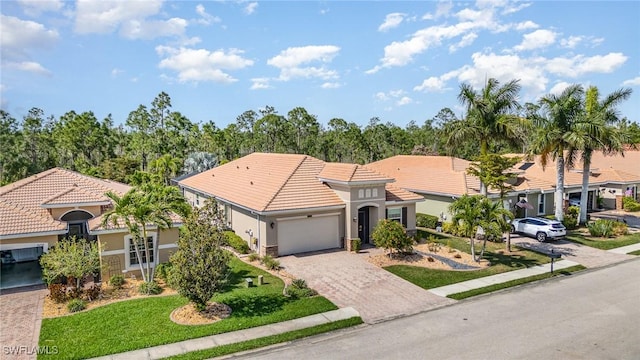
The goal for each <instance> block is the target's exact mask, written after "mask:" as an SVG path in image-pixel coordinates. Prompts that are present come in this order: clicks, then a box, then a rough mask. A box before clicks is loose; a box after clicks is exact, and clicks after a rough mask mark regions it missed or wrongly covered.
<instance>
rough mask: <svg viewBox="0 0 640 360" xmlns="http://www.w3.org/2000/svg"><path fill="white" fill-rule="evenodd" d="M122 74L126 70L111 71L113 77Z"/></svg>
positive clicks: (115, 69) (116, 69)
mask: <svg viewBox="0 0 640 360" xmlns="http://www.w3.org/2000/svg"><path fill="white" fill-rule="evenodd" d="M122 73H124V70H122V69H118V68H114V69H113V70H111V77H118V76H119V75H120V74H122Z"/></svg>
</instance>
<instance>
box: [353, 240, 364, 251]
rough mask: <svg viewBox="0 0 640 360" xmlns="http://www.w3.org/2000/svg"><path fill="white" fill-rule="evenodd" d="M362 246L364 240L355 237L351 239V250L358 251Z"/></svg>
mask: <svg viewBox="0 0 640 360" xmlns="http://www.w3.org/2000/svg"><path fill="white" fill-rule="evenodd" d="M361 248H362V240H360V239H358V238H355V239H351V251H353V252H358V251H360V249H361Z"/></svg>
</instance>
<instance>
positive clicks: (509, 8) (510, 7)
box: [502, 2, 531, 15]
mask: <svg viewBox="0 0 640 360" xmlns="http://www.w3.org/2000/svg"><path fill="white" fill-rule="evenodd" d="M530 5H531V3H524V2H515V3H508V4H506V7H505V9H504V10H502V14H503V15H508V14H513V13H516V12H518V11H520V10H522V9H524V8H528V7H529V6H530Z"/></svg>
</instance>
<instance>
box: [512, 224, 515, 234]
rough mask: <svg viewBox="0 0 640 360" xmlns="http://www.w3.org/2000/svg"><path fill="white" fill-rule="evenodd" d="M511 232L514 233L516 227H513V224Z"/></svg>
mask: <svg viewBox="0 0 640 360" xmlns="http://www.w3.org/2000/svg"><path fill="white" fill-rule="evenodd" d="M511 233H512V234H515V233H516V227H515V226H513V225H511Z"/></svg>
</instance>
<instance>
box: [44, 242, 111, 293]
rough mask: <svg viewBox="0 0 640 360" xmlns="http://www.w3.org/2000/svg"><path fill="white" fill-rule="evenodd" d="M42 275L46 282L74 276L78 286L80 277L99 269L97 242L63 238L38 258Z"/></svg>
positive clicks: (49, 282)
mask: <svg viewBox="0 0 640 360" xmlns="http://www.w3.org/2000/svg"><path fill="white" fill-rule="evenodd" d="M40 265H42V276H43V278H44V280H45V281H46V282H47V284H51V283H53V282H55V281H57V280H59V279H60V278H62V277H67V278H74V279H75V280H76V283H75V284H74V285H75V286H76V288H79V287H80V285H82V284H81V281H82V278H83V277H85V276H86V275H90V274H95V273H97V272H98V271H99V270H100V255H99V252H98V244H97V243H96V242H95V241H87V240H85V239H76V238H75V237H72V238H70V239H63V240H60V241H58V243H57V244H56V245H55V246H52V247H51V249H49V252H47V253H46V254H44V255H42V257H41V258H40Z"/></svg>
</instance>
